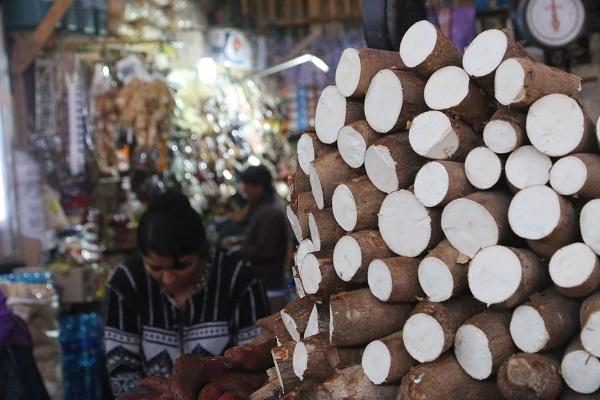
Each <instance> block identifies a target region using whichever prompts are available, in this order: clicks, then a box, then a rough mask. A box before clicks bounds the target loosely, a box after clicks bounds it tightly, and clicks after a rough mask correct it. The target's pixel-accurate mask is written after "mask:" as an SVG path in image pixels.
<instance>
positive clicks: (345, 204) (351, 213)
mask: <svg viewBox="0 0 600 400" xmlns="http://www.w3.org/2000/svg"><path fill="white" fill-rule="evenodd" d="M331 205H332V208H333V215H334V217H335V220H336V222H337V223H338V224H339V225H340V226H341V227H342V229H343V230H345V231H346V232H350V231H352V230H354V227H355V226H356V222H357V221H358V211H357V209H356V200H355V199H354V195H353V194H352V191H351V190H350V188H349V187H348V186H347V185H345V184H343V183H342V184H341V185H339V186H338V187H336V188H335V191H334V192H333V198H332V200H331Z"/></svg>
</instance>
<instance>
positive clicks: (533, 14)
mask: <svg viewBox="0 0 600 400" xmlns="http://www.w3.org/2000/svg"><path fill="white" fill-rule="evenodd" d="M585 14H586V13H585V7H584V6H583V3H582V1H581V0H526V1H523V2H521V4H520V7H519V17H520V20H521V22H522V24H523V25H524V28H525V33H526V34H527V36H528V39H530V40H531V41H532V42H533V43H534V44H536V45H539V46H541V47H546V48H559V47H564V46H566V45H568V44H570V43H573V42H574V41H575V40H577V39H578V38H579V36H580V35H581V34H582V33H583V31H584V28H585V16H586V15H585Z"/></svg>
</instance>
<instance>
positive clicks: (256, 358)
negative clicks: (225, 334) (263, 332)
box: [225, 339, 276, 372]
mask: <svg viewBox="0 0 600 400" xmlns="http://www.w3.org/2000/svg"><path fill="white" fill-rule="evenodd" d="M275 346H276V343H275V340H274V339H273V340H267V341H265V342H263V343H259V344H256V345H253V346H242V347H234V348H231V349H228V350H226V351H225V357H226V358H228V359H230V360H231V362H232V364H233V367H234V368H235V369H236V370H240V371H246V372H262V371H266V370H267V369H269V368H271V367H272V366H273V357H271V349H272V348H273V347H275Z"/></svg>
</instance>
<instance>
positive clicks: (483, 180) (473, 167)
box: [465, 147, 502, 190]
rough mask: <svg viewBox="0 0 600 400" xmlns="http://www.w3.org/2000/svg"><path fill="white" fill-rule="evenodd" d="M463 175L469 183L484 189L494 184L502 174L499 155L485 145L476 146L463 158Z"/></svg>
mask: <svg viewBox="0 0 600 400" xmlns="http://www.w3.org/2000/svg"><path fill="white" fill-rule="evenodd" d="M465 175H467V179H468V180H469V182H471V185H473V186H475V187H476V188H478V189H482V190H486V189H489V188H491V187H492V186H494V185H495V184H496V183H498V181H499V180H500V176H502V161H500V157H498V155H497V154H496V153H494V152H493V151H491V150H490V149H488V148H487V147H477V148H475V149H473V150H471V151H470V152H469V154H468V155H467V158H466V159H465Z"/></svg>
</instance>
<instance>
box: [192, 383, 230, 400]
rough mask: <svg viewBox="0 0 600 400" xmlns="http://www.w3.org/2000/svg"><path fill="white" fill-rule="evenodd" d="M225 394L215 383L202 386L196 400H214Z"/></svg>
mask: <svg viewBox="0 0 600 400" xmlns="http://www.w3.org/2000/svg"><path fill="white" fill-rule="evenodd" d="M224 393H225V392H224V391H223V389H221V386H219V385H217V384H216V383H209V384H208V385H206V386H204V387H203V388H202V390H201V391H200V394H199V395H198V400H214V399H218V398H219V397H221V395H222V394H224Z"/></svg>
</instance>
